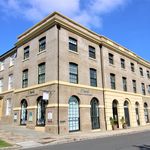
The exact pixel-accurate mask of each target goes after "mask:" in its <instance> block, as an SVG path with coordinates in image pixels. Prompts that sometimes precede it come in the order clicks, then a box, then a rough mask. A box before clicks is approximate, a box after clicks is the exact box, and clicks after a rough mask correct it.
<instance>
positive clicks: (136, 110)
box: [135, 102, 140, 125]
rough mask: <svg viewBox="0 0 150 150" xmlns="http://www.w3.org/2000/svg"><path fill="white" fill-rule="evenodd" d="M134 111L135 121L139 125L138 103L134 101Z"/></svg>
mask: <svg viewBox="0 0 150 150" xmlns="http://www.w3.org/2000/svg"><path fill="white" fill-rule="evenodd" d="M135 113H136V121H137V125H140V117H139V103H138V102H136V103H135Z"/></svg>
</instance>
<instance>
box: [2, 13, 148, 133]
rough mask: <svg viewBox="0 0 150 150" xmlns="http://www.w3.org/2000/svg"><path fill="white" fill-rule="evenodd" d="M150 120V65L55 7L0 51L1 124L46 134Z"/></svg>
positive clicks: (129, 125)
mask: <svg viewBox="0 0 150 150" xmlns="http://www.w3.org/2000/svg"><path fill="white" fill-rule="evenodd" d="M110 117H112V118H114V119H115V120H116V121H117V127H118V128H122V124H121V121H120V119H121V118H122V117H124V118H125V121H126V123H127V125H128V127H136V126H143V125H146V124H149V123H150V63H149V62H148V61H145V60H143V59H142V58H140V57H139V56H137V55H136V54H135V53H133V52H131V51H129V50H128V49H126V48H124V47H123V46H121V45H119V44H117V43H115V42H114V41H112V40H110V39H108V38H106V37H104V36H101V35H98V34H96V33H94V32H92V31H90V30H88V29H87V28H85V27H83V26H81V25H79V24H77V23H76V22H74V21H72V20H70V19H69V18H67V17H65V16H63V15H61V14H59V13H57V12H54V13H53V14H51V15H49V16H48V17H46V18H45V19H44V20H42V21H41V22H39V23H38V24H36V25H35V26H33V27H32V28H30V29H29V30H27V31H26V32H24V33H23V34H22V35H20V36H19V37H18V41H17V43H16V44H15V47H14V48H13V49H11V50H10V51H8V52H6V53H5V54H3V55H1V56H0V119H1V122H5V123H13V124H15V125H25V126H26V127H28V128H33V129H36V130H43V131H46V132H49V133H52V134H66V133H69V132H73V131H81V132H89V131H93V130H97V131H99V130H112V127H111V124H110Z"/></svg>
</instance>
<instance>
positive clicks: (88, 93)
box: [78, 88, 92, 96]
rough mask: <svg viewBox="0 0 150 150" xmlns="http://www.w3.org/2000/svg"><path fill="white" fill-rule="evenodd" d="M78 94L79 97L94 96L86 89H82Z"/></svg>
mask: <svg viewBox="0 0 150 150" xmlns="http://www.w3.org/2000/svg"><path fill="white" fill-rule="evenodd" d="M78 94H79V95H87V96H92V94H91V93H90V91H89V90H88V89H84V88H82V89H81V90H80V92H79V93H78Z"/></svg>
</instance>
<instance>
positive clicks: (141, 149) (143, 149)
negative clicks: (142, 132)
mask: <svg viewBox="0 0 150 150" xmlns="http://www.w3.org/2000/svg"><path fill="white" fill-rule="evenodd" d="M135 147H138V148H139V150H150V145H140V146H137V145H135Z"/></svg>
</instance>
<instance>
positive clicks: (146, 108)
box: [144, 103, 149, 123]
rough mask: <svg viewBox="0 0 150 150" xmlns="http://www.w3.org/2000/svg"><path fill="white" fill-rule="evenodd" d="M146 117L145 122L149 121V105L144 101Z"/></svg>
mask: <svg viewBox="0 0 150 150" xmlns="http://www.w3.org/2000/svg"><path fill="white" fill-rule="evenodd" d="M144 117H145V122H146V123H149V116H148V105H147V103H144Z"/></svg>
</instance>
